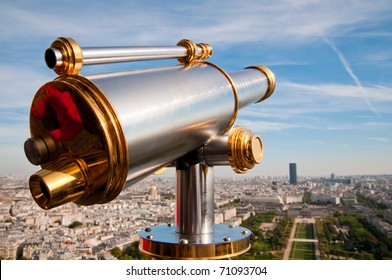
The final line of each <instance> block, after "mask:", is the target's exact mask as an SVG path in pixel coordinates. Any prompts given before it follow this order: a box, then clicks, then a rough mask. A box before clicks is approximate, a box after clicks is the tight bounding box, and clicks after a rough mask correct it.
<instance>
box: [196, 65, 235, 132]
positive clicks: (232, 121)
mask: <svg viewBox="0 0 392 280" xmlns="http://www.w3.org/2000/svg"><path fill="white" fill-rule="evenodd" d="M201 63H204V64H206V65H210V66H212V67H214V68H215V69H217V70H218V71H219V72H221V73H222V74H223V76H225V77H226V79H227V80H228V81H229V83H230V86H231V88H232V89H233V94H234V111H233V116H232V117H231V120H230V123H229V125H228V127H227V128H226V129H225V130H224V132H223V133H222V134H225V133H226V132H228V131H229V130H230V128H231V127H232V126H233V124H234V122H235V120H236V118H237V115H238V110H239V108H240V102H239V98H238V92H237V87H236V86H235V83H234V81H233V79H232V78H231V77H230V76H229V74H227V73H226V71H225V70H223V69H222V68H220V67H219V66H218V65H216V64H214V63H211V62H209V61H201Z"/></svg>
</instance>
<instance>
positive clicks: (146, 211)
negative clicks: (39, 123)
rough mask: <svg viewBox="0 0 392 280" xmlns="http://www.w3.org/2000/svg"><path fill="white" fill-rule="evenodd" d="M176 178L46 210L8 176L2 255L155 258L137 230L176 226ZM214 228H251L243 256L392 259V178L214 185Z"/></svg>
mask: <svg viewBox="0 0 392 280" xmlns="http://www.w3.org/2000/svg"><path fill="white" fill-rule="evenodd" d="M175 183H176V180H175V178H168V177H158V176H150V177H148V178H146V179H144V180H142V181H141V182H139V183H137V184H135V185H132V186H126V187H125V188H124V190H123V191H122V192H121V193H120V195H119V196H118V197H117V198H116V199H114V200H113V201H111V202H110V203H107V204H99V205H93V206H78V205H76V204H67V205H64V206H60V207H58V208H56V209H53V210H49V211H45V210H42V209H41V208H39V206H38V205H37V204H36V203H35V202H34V200H33V199H32V198H31V194H30V191H29V188H28V178H27V177H25V176H18V175H4V176H0V258H1V259H3V260H6V259H9V260H19V259H31V260H51V259H53V260H85V259H93V260H97V259H103V260H114V259H138V258H146V256H143V255H142V254H141V253H140V252H136V251H137V248H138V246H137V244H138V242H139V236H138V232H139V231H140V230H142V229H144V228H146V227H150V226H154V225H159V224H168V223H174V222H175V214H174V213H175ZM214 206H215V223H218V224H219V223H224V224H230V225H233V226H240V225H241V226H244V227H246V228H249V229H250V230H251V231H252V233H253V235H252V241H251V243H252V246H251V249H250V250H249V251H248V252H247V253H245V254H243V255H242V256H240V257H238V258H239V259H275V260H279V259H286V260H290V259H305V260H306V259H322V260H329V259H339V260H344V259H391V258H392V175H367V176H365V175H361V176H336V175H335V174H334V173H331V174H329V175H328V176H325V177H323V178H322V177H301V176H298V175H297V164H296V163H290V164H289V166H288V175H287V176H279V177H272V176H271V177H268V176H256V177H241V176H236V177H233V178H223V177H222V178H215V182H214Z"/></svg>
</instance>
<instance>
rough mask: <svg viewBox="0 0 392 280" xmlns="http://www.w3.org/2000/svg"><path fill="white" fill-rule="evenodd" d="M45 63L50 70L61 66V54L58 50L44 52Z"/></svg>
mask: <svg viewBox="0 0 392 280" xmlns="http://www.w3.org/2000/svg"><path fill="white" fill-rule="evenodd" d="M45 62H46V65H47V66H48V67H49V68H50V69H53V68H55V67H59V66H60V65H62V64H63V61H62V54H61V52H60V51H59V50H58V49H53V48H51V49H47V50H46V51H45Z"/></svg>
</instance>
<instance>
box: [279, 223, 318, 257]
mask: <svg viewBox="0 0 392 280" xmlns="http://www.w3.org/2000/svg"><path fill="white" fill-rule="evenodd" d="M299 223H306V224H313V230H314V237H315V239H303V238H294V236H295V231H296V229H297V224H299ZM294 241H296V242H312V243H315V255H316V260H319V259H320V247H319V243H318V238H317V230H316V220H315V219H309V218H295V220H294V225H293V228H292V229H291V233H290V237H289V242H288V244H287V247H286V249H285V251H284V254H283V259H284V260H288V259H289V258H290V252H291V247H292V246H293V242H294Z"/></svg>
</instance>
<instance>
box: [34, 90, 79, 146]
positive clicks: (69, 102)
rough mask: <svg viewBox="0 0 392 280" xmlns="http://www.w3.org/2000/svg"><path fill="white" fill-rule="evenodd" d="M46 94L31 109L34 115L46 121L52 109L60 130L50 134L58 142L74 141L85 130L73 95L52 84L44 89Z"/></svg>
mask: <svg viewBox="0 0 392 280" xmlns="http://www.w3.org/2000/svg"><path fill="white" fill-rule="evenodd" d="M43 89H44V90H46V94H45V95H44V97H43V98H41V99H39V100H37V101H36V102H35V103H34V104H33V106H32V107H31V113H32V115H33V116H34V117H35V118H37V119H41V120H42V119H44V118H45V116H47V115H48V113H49V112H48V111H49V108H50V107H51V108H52V109H53V110H54V112H55V114H56V117H57V122H58V126H59V127H58V128H56V129H54V130H52V131H50V132H49V134H50V135H51V136H52V137H53V139H54V140H56V141H69V140H72V139H74V138H75V137H76V136H78V135H79V133H80V132H82V130H83V124H82V118H81V117H80V113H79V111H78V108H77V107H76V104H75V102H74V100H73V99H72V96H71V94H70V93H69V92H68V91H60V90H59V89H57V88H55V87H54V86H52V85H50V84H46V85H44V87H43Z"/></svg>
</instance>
